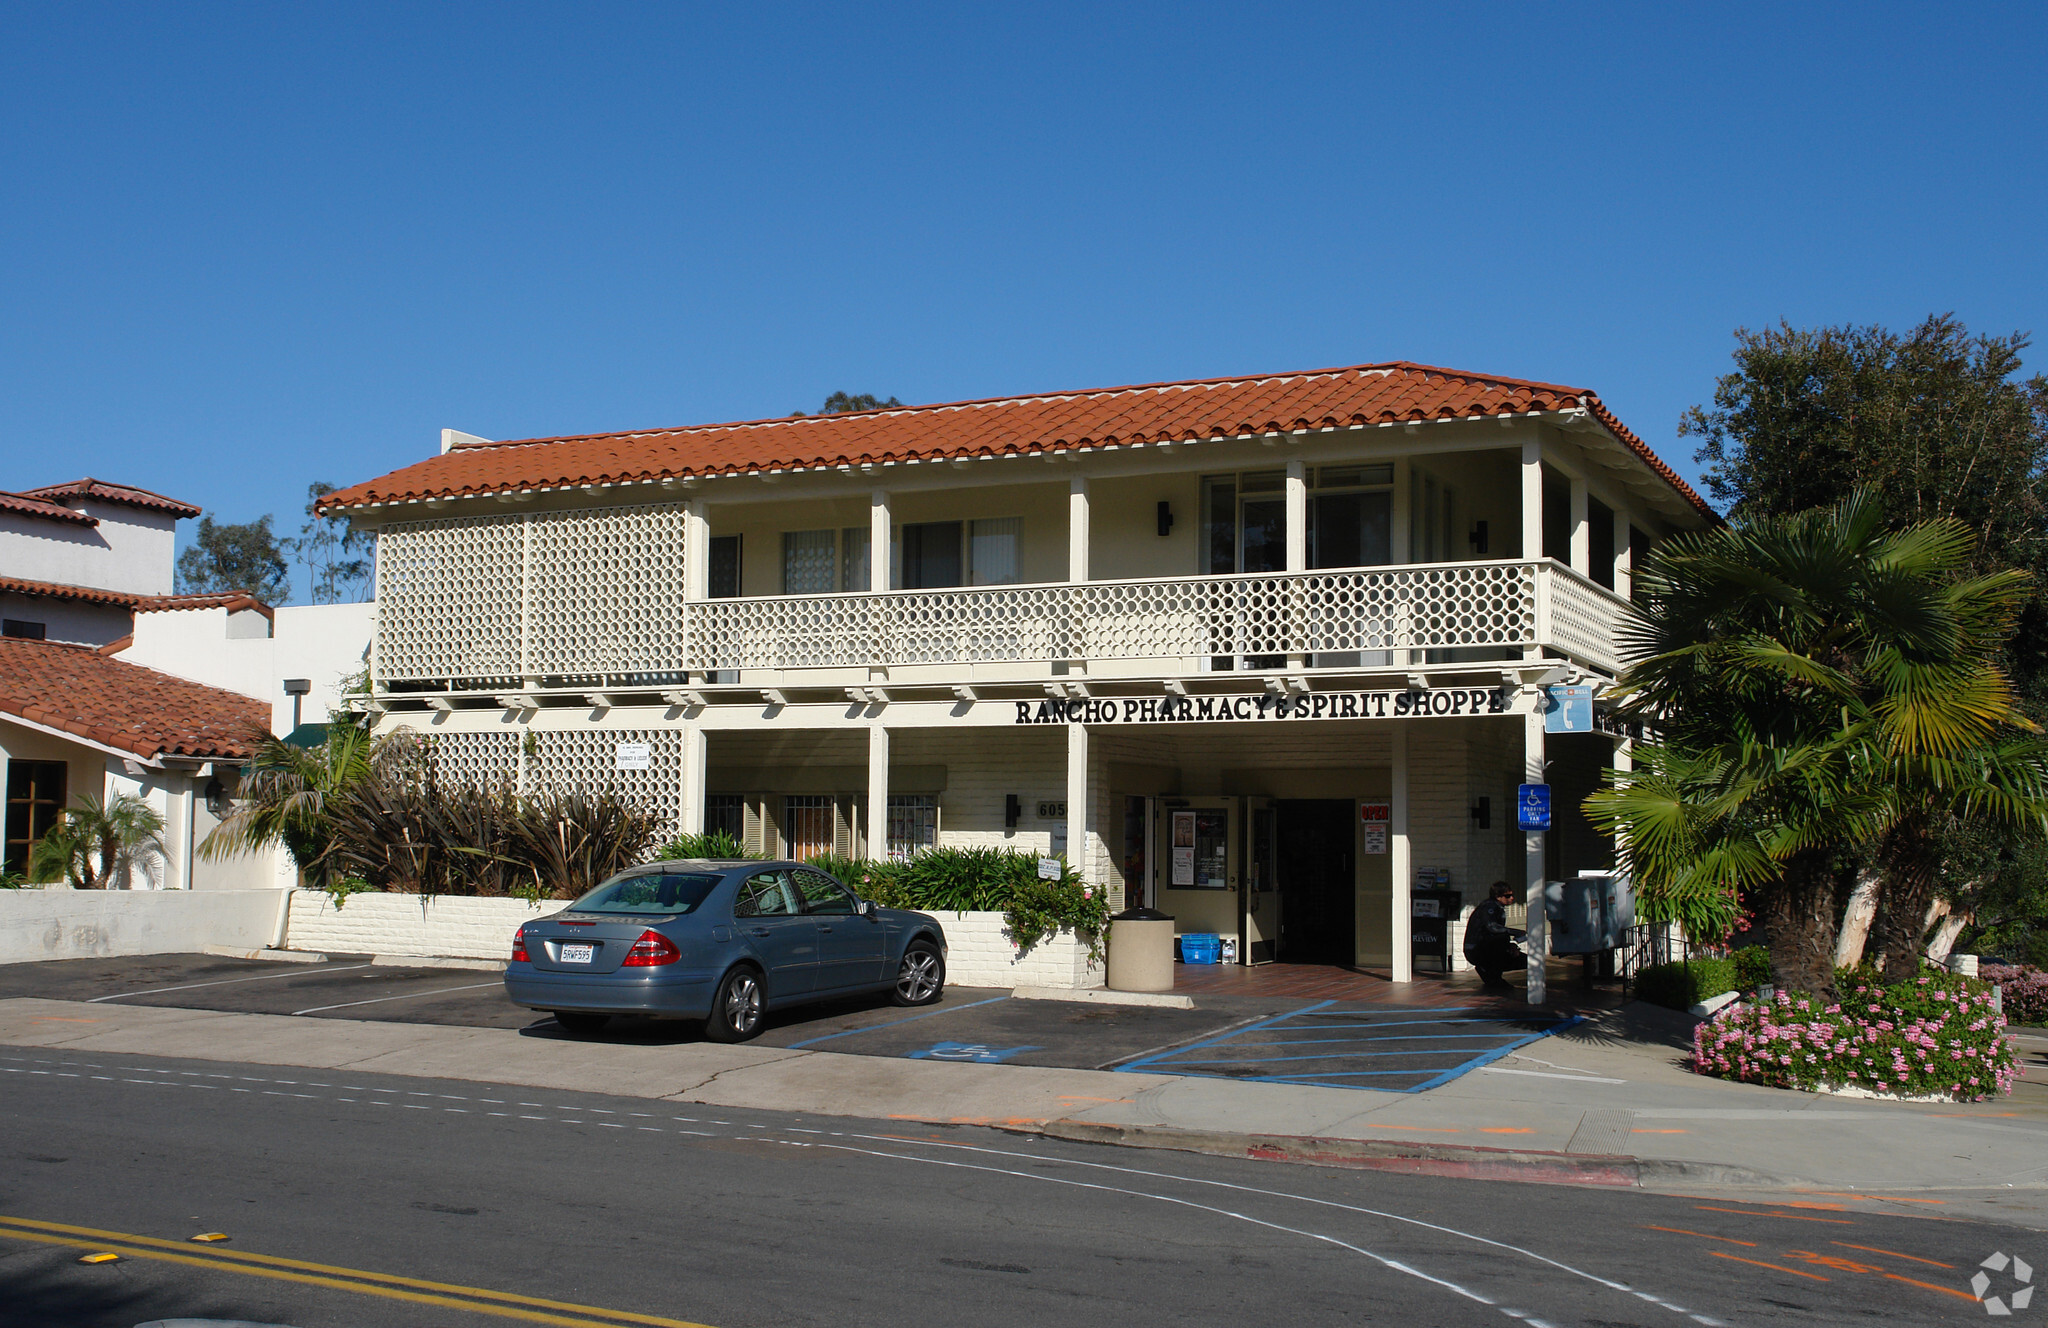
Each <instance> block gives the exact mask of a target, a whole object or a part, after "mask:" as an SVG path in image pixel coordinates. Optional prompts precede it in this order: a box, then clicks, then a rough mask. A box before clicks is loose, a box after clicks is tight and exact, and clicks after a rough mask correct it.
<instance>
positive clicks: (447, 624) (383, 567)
mask: <svg viewBox="0 0 2048 1328" xmlns="http://www.w3.org/2000/svg"><path fill="white" fill-rule="evenodd" d="M377 548H378V555H377V572H378V576H377V656H376V658H377V681H378V682H379V683H380V684H384V683H390V682H443V683H448V684H451V685H454V686H458V687H495V686H503V685H508V684H513V683H517V682H518V681H519V680H520V679H522V678H529V677H540V678H554V679H573V680H577V681H605V680H618V681H635V680H644V679H647V678H650V677H663V676H668V675H673V674H674V673H676V672H677V671H679V670H680V669H681V667H682V645H683V626H682V613H683V586H684V582H683V512H682V509H681V508H680V507H677V506H673V505H668V506H646V507H607V508H599V509H595V510H592V511H587V512H545V513H538V514H535V515H532V516H525V515H521V516H505V517H484V518H480V519H478V518H465V519H462V520H439V521H418V522H410V523H407V524H404V525H397V526H391V527H388V528H386V529H385V530H384V531H382V532H381V533H380V534H379V536H378V543H377Z"/></svg>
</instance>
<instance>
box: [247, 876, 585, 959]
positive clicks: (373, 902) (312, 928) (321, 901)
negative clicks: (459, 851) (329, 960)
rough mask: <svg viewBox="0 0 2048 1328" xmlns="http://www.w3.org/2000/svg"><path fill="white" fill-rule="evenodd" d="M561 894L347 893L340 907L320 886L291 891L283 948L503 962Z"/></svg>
mask: <svg viewBox="0 0 2048 1328" xmlns="http://www.w3.org/2000/svg"><path fill="white" fill-rule="evenodd" d="M561 907H562V901H561V900H559V899H548V900H543V901H541V904H540V907H538V908H536V907H534V906H533V905H531V904H529V903H527V902H526V901H525V900H523V899H469V898H464V897H461V896H457V895H441V896H437V897H435V898H432V899H421V898H420V896H418V895H399V894H388V895H387V894H374V893H371V894H358V895H350V896H349V897H348V900H347V902H346V903H345V904H344V905H342V906H341V907H340V908H337V907H335V904H334V900H333V899H331V898H329V897H328V894H327V892H326V891H324V890H294V891H292V914H291V922H290V924H289V925H288V927H287V929H286V932H285V948H286V949H289V950H331V951H335V952H337V953H340V954H374V955H416V956H422V957H424V956H434V957H440V958H448V959H507V958H510V957H511V954H512V934H513V933H514V932H516V931H518V930H519V924H520V923H522V922H530V921H532V920H533V919H534V918H538V917H542V916H544V915H546V914H549V913H553V912H555V911H556V910H557V909H559V908H561Z"/></svg>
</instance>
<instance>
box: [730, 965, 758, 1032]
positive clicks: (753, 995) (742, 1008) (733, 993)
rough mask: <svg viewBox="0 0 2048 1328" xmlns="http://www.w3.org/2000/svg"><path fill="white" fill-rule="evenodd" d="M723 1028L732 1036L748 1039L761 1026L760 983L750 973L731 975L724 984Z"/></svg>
mask: <svg viewBox="0 0 2048 1328" xmlns="http://www.w3.org/2000/svg"><path fill="white" fill-rule="evenodd" d="M723 1013H724V1015H725V1026H726V1027H727V1028H729V1029H731V1030H732V1031H733V1034H734V1036H736V1037H741V1038H750V1037H752V1036H754V1033H755V1032H756V1031H757V1030H758V1029H759V1028H760V1026H761V982H760V979H758V978H756V977H755V976H754V975H753V974H752V973H746V972H740V973H735V974H733V975H732V977H731V978H730V979H728V980H727V981H726V984H725V1006H724V1011H723Z"/></svg>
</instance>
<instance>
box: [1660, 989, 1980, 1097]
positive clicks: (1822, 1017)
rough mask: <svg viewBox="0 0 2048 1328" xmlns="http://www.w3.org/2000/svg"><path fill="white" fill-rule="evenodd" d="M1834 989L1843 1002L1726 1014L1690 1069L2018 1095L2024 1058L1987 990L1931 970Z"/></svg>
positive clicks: (1777, 1084) (1696, 1044) (1789, 1083)
mask: <svg viewBox="0 0 2048 1328" xmlns="http://www.w3.org/2000/svg"><path fill="white" fill-rule="evenodd" d="M1835 985H1836V989H1837V990H1839V991H1840V992H1841V993H1842V996H1841V999H1840V1000H1839V1001H1827V1000H1823V999H1822V998H1820V997H1816V996H1808V995H1806V994H1804V993H1800V992H1781V993H1779V994H1778V995H1777V996H1776V997H1775V998H1773V999H1772V1000H1769V1001H1762V1002H1744V1003H1742V1004H1739V1005H1732V1006H1730V1007H1728V1009H1726V1010H1724V1011H1722V1012H1721V1013H1720V1014H1719V1015H1718V1016H1716V1017H1715V1018H1713V1019H1711V1020H1709V1021H1708V1022H1706V1023H1703V1024H1701V1025H1700V1026H1699V1027H1698V1028H1697V1029H1695V1030H1693V1068H1694V1069H1695V1070H1697V1071H1698V1072H1699V1073H1701V1074H1711V1075H1717V1076H1719V1077H1720V1078H1723V1079H1739V1080H1742V1081H1744V1082H1746V1083H1753V1084H1768V1085H1770V1086H1771V1087H1773V1088H1801V1089H1807V1090H1813V1089H1821V1088H1862V1089H1867V1090H1868V1091H1870V1092H1873V1093H1883V1094H1887V1095H1891V1096H1896V1097H1945V1098H1950V1099H1952V1100H1954V1101H1957V1102H1975V1101H1977V1100H1979V1099H1981V1098H1987V1097H1992V1096H1994V1095H1997V1094H2004V1093H2010V1092H2011V1091H2012V1085H2013V1081H2014V1080H2015V1079H2017V1078H2018V1077H2019V1070H2020V1066H2019V1056H2018V1054H2017V1053H2016V1052H2015V1051H2014V1049H2013V1046H2012V1043H2011V1042H2009V1041H2007V1039H2006V1036H2005V1017H2004V1016H2003V1015H2001V1014H2000V1013H1999V1012H1998V1011H1997V1010H1996V1009H1994V1008H1993V1006H1992V995H1991V986H1990V984H1989V983H1986V982H1981V981H1978V980H1977V979H1975V978H1966V977H1962V976H1960V975H1957V974H1952V973H1943V972H1931V973H1925V974H1922V975H1920V976H1918V977H1915V978H1913V979H1912V980H1911V981H1908V982H1900V983H1894V984H1891V985H1886V984H1885V983H1884V982H1883V981H1882V980H1881V977H1880V975H1879V974H1877V973H1875V972H1873V971H1870V970H1868V969H1857V970H1854V971H1850V972H1844V973H1842V974H1841V975H1840V977H1839V978H1838V979H1837V981H1836V984H1835Z"/></svg>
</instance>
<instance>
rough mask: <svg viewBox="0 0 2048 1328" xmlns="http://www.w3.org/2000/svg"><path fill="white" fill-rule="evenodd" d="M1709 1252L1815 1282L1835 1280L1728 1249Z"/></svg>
mask: <svg viewBox="0 0 2048 1328" xmlns="http://www.w3.org/2000/svg"><path fill="white" fill-rule="evenodd" d="M1707 1253H1708V1254H1709V1255H1712V1256H1713V1257H1714V1258H1716V1259H1733V1260H1735V1262H1737V1263H1751V1264H1755V1265H1756V1266H1757V1267H1759V1268H1774V1269H1776V1270H1777V1271H1779V1272H1781V1273H1790V1274H1792V1276H1794V1277H1805V1278H1811V1279H1812V1280H1813V1281H1815V1282H1829V1281H1833V1280H1834V1279H1832V1278H1827V1277H1822V1276H1821V1275H1820V1274H1819V1273H1802V1272H1800V1271H1799V1270H1798V1269H1797V1268H1787V1267H1786V1266H1785V1265H1783V1264H1781V1263H1765V1262H1764V1261H1763V1260H1762V1259H1745V1258H1743V1257H1742V1256H1741V1255H1739V1254H1730V1253H1728V1252H1727V1251H1726V1250H1708V1251H1707Z"/></svg>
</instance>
